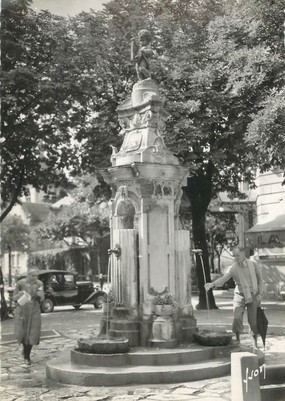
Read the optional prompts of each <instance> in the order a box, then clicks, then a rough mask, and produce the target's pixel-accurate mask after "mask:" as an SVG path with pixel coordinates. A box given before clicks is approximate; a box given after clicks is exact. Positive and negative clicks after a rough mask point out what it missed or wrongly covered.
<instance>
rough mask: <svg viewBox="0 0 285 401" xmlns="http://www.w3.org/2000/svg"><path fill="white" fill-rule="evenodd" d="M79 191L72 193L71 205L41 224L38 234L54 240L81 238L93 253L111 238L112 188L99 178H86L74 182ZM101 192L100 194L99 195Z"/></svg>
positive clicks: (78, 178)
mask: <svg viewBox="0 0 285 401" xmlns="http://www.w3.org/2000/svg"><path fill="white" fill-rule="evenodd" d="M73 185H74V186H75V188H74V189H73V190H72V191H70V193H69V198H70V199H71V202H70V204H69V205H68V206H67V205H66V206H61V207H60V208H59V209H58V210H57V209H54V210H53V211H51V212H50V213H49V215H48V216H47V218H46V219H45V220H44V221H43V222H42V223H41V224H40V226H39V227H38V228H37V231H38V232H39V233H40V235H41V236H42V237H43V238H48V239H50V240H51V241H64V242H66V243H68V244H69V241H70V240H71V239H72V238H73V239H75V238H76V239H77V241H78V242H79V243H80V246H81V247H84V248H86V250H87V252H88V253H89V257H90V252H91V251H92V250H93V249H97V250H98V249H100V244H101V240H102V238H104V237H105V236H106V235H109V213H110V211H109V205H108V202H107V198H109V197H110V193H109V191H108V188H106V191H107V193H106V195H104V188H103V187H106V184H104V182H100V181H98V179H97V178H96V177H95V176H91V175H85V176H80V177H77V178H76V179H74V180H73ZM99 192H100V195H99Z"/></svg>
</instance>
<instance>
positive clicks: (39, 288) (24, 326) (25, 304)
mask: <svg viewBox="0 0 285 401" xmlns="http://www.w3.org/2000/svg"><path fill="white" fill-rule="evenodd" d="M38 274H39V271H38V269H30V270H28V273H27V277H26V278H23V279H20V280H19V281H18V282H17V284H16V287H15V290H14V293H13V301H15V302H16V303H17V306H16V309H15V312H14V334H15V337H16V339H17V341H18V343H19V344H23V356H24V360H25V363H26V364H27V365H30V364H31V359H30V354H31V350H32V347H33V345H38V344H39V342H40V334H41V309H40V303H41V302H42V301H43V300H44V288H43V283H42V282H41V281H40V280H38Z"/></svg>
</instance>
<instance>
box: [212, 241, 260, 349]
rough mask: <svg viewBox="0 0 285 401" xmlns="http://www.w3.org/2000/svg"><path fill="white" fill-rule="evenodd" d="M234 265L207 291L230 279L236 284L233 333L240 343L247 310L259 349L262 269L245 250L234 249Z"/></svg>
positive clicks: (254, 340)
mask: <svg viewBox="0 0 285 401" xmlns="http://www.w3.org/2000/svg"><path fill="white" fill-rule="evenodd" d="M233 256H234V259H235V260H234V263H233V264H232V265H231V266H230V267H229V269H228V270H227V272H226V273H225V274H224V275H223V276H222V277H220V278H218V279H217V280H215V281H213V282H212V283H206V284H205V289H206V291H209V290H210V289H212V288H215V287H221V286H223V285H224V284H225V283H226V282H227V281H228V280H229V279H230V278H232V279H233V280H234V282H235V285H236V287H235V290H234V300H233V314H234V318H233V326H232V330H233V333H235V335H236V340H237V342H238V343H239V342H240V334H241V333H242V332H243V315H244V311H245V308H246V309H247V316H248V323H249V326H250V329H251V334H252V336H253V344H254V347H255V348H257V334H258V330H257V318H256V317H257V307H258V306H259V305H260V303H261V300H262V296H263V283H262V276H261V272H260V269H259V267H258V265H257V263H256V262H254V261H253V260H249V259H247V258H246V257H245V249H244V248H242V247H238V246H236V247H234V248H233Z"/></svg>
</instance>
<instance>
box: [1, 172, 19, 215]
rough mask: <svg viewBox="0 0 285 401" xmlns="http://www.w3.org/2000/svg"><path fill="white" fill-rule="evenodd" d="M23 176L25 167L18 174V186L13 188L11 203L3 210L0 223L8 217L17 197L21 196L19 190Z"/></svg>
mask: <svg viewBox="0 0 285 401" xmlns="http://www.w3.org/2000/svg"><path fill="white" fill-rule="evenodd" d="M24 175H25V167H23V168H22V171H21V173H20V177H19V181H18V184H17V186H16V188H15V191H14V193H13V196H12V199H11V202H10V203H9V205H8V207H7V208H6V209H5V210H4V212H3V213H2V214H1V216H0V223H1V222H2V221H3V220H4V219H5V217H6V216H8V214H9V213H10V212H11V210H12V208H13V206H14V205H15V203H16V202H17V200H18V197H19V196H20V194H21V190H22V185H23V180H24Z"/></svg>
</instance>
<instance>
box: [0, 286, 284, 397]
mask: <svg viewBox="0 0 285 401" xmlns="http://www.w3.org/2000/svg"><path fill="white" fill-rule="evenodd" d="M216 300H217V304H218V306H219V308H220V309H219V310H214V311H211V315H210V319H211V321H209V315H208V313H207V311H204V310H203V311H195V312H194V313H195V317H196V319H197V326H198V327H199V328H202V327H203V326H204V327H207V326H208V325H209V324H212V322H214V324H215V327H216V325H220V326H222V325H225V326H226V327H227V328H229V327H230V324H231V317H232V307H231V294H230V293H227V292H219V297H218V296H216ZM196 302H197V299H196V297H193V305H195V303H196ZM264 307H265V310H266V313H267V315H268V317H269V322H270V325H269V333H268V338H267V344H266V352H265V355H266V363H267V364H283V365H284V364H285V353H284V344H285V314H284V310H285V303H284V302H283V303H282V302H270V301H268V302H266V303H264ZM101 314H102V312H101V311H98V310H95V309H94V308H93V306H92V305H84V306H83V307H82V308H80V309H79V310H75V309H74V308H73V307H69V306H66V307H56V308H55V310H54V312H52V313H50V314H42V334H43V336H42V340H41V343H40V344H39V345H38V346H35V347H34V348H33V350H32V355H31V359H32V365H31V367H27V366H25V365H24V364H23V357H22V355H21V347H20V346H19V345H17V344H16V343H15V341H13V319H9V320H6V321H3V322H2V340H1V386H0V395H1V398H2V399H5V401H54V400H64V399H68V400H69V401H103V400H105V401H107V400H108V401H138V400H147V401H162V400H163V401H164V400H171V401H184V400H185V401H188V400H200V401H201V400H203V401H220V400H221V401H230V399H231V378H230V376H226V377H223V378H222V379H221V378H216V379H210V380H202V381H198V382H187V383H169V384H166V385H144V386H143V385H141V386H125V387H124V386H122V387H79V386H74V385H62V384H59V383H56V382H51V381H49V380H47V378H46V374H45V363H46V362H47V361H48V360H50V359H54V358H56V357H57V355H58V354H59V353H60V352H62V351H65V352H66V353H68V352H69V351H70V350H71V349H73V348H74V347H76V340H77V339H78V338H80V337H89V336H96V335H97V334H98V330H99V325H100V317H101ZM245 322H246V319H245ZM242 343H244V344H247V343H248V344H249V343H250V337H249V336H248V334H244V335H243V336H242ZM267 401H268V400H267Z"/></svg>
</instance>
